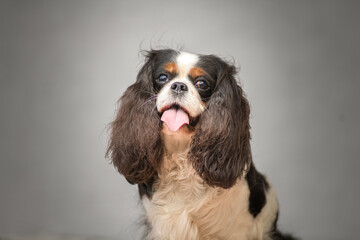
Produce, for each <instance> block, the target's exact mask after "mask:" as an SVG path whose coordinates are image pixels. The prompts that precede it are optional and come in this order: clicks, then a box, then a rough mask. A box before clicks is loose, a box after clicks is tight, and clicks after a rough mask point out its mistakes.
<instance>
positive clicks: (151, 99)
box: [138, 95, 157, 109]
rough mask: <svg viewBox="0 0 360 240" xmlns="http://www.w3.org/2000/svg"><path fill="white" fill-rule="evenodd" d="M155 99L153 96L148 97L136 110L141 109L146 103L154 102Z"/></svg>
mask: <svg viewBox="0 0 360 240" xmlns="http://www.w3.org/2000/svg"><path fill="white" fill-rule="evenodd" d="M156 98H157V95H154V96H151V97H149V98H148V99H147V100H146V101H145V102H144V103H142V104H141V105H140V106H139V108H138V109H140V108H141V107H142V106H144V105H145V104H147V103H149V102H151V101H153V100H155V99H156Z"/></svg>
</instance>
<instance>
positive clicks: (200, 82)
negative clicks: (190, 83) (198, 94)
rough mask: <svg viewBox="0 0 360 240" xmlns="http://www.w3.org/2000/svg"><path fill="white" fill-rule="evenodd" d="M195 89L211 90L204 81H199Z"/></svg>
mask: <svg viewBox="0 0 360 240" xmlns="http://www.w3.org/2000/svg"><path fill="white" fill-rule="evenodd" d="M195 87H196V88H198V89H200V90H208V89H209V85H208V84H207V82H205V81H204V80H198V81H197V82H196V83H195Z"/></svg>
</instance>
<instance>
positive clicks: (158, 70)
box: [108, 49, 251, 188]
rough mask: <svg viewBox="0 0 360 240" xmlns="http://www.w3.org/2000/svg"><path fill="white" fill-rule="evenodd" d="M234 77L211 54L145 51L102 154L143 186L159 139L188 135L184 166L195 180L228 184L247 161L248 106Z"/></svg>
mask: <svg viewBox="0 0 360 240" xmlns="http://www.w3.org/2000/svg"><path fill="white" fill-rule="evenodd" d="M235 74H236V69H235V67H234V66H232V65H230V64H228V63H226V62H225V61H223V60H222V59H220V58H218V57H216V56H214V55H196V54H190V53H186V52H179V51H175V50H171V49H166V50H152V51H150V52H148V53H147V55H146V61H145V64H144V66H143V67H142V68H141V70H140V71H139V73H138V76H137V80H136V82H135V83H134V84H133V85H131V86H130V87H129V88H128V89H127V90H126V91H125V93H124V95H123V96H122V97H121V99H120V107H119V110H118V113H117V116H116V119H115V121H114V122H113V123H112V125H111V138H110V141H109V147H108V154H109V155H110V157H111V159H112V162H113V164H114V165H115V167H116V168H117V169H118V171H119V172H120V173H121V174H123V175H124V176H125V178H126V179H127V180H128V181H129V182H130V183H133V184H134V183H144V182H146V181H148V180H149V179H151V178H152V177H153V176H154V174H156V172H157V171H158V170H159V168H160V166H161V161H162V159H163V154H164V151H166V148H165V147H164V142H163V139H162V137H161V134H163V133H164V132H170V133H173V134H175V135H176V134H179V136H180V137H181V136H185V135H187V134H188V135H190V136H191V142H190V148H189V151H188V153H187V156H188V160H189V161H191V162H192V165H193V167H194V168H195V170H196V172H197V173H198V174H199V175H200V176H201V177H202V179H203V180H204V181H205V182H206V183H207V184H209V185H210V186H218V187H223V188H229V187H231V186H233V185H234V184H235V182H236V180H237V179H238V178H239V177H241V176H242V173H243V171H244V170H245V168H246V166H247V165H248V164H249V163H250V161H251V153H250V131H249V130H250V127H249V112H250V110H249V104H248V102H247V100H246V99H245V97H244V94H243V91H242V89H241V88H240V86H239V85H238V84H237V83H236V80H235V78H234V75H235Z"/></svg>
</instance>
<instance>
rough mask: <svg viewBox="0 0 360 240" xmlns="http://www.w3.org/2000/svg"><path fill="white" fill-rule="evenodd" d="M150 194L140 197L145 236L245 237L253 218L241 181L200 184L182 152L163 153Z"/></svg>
mask: <svg viewBox="0 0 360 240" xmlns="http://www.w3.org/2000/svg"><path fill="white" fill-rule="evenodd" d="M154 190H155V191H154V194H153V196H152V198H151V200H150V199H148V198H147V197H144V198H143V203H144V207H145V210H146V214H147V217H148V220H149V222H150V224H151V226H152V230H151V232H150V233H149V235H148V239H249V238H250V233H251V231H252V227H253V221H254V219H253V217H252V215H251V214H250V213H249V211H248V199H249V189H248V186H247V183H246V181H245V180H239V181H238V183H237V184H236V185H235V186H233V187H232V188H230V189H222V188H213V187H209V186H207V185H206V184H204V183H203V180H202V179H201V178H200V177H199V175H198V174H197V173H196V171H195V170H194V168H193V167H192V166H191V163H189V162H188V161H187V159H186V158H185V157H184V155H181V154H173V155H171V156H166V157H165V159H164V162H163V167H162V170H161V171H160V172H159V178H158V180H157V181H156V182H155V183H154Z"/></svg>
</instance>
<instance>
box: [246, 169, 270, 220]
mask: <svg viewBox="0 0 360 240" xmlns="http://www.w3.org/2000/svg"><path fill="white" fill-rule="evenodd" d="M246 181H247V183H248V185H249V190H250V197H249V211H250V213H251V214H252V215H253V216H254V218H255V217H256V216H257V215H258V214H259V213H260V212H261V209H262V208H263V207H264V206H265V204H266V192H267V190H268V189H269V184H268V182H267V181H266V179H265V177H264V176H263V175H262V174H261V173H259V172H258V171H256V169H255V167H254V166H253V164H251V166H250V169H249V171H248V173H247V175H246Z"/></svg>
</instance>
